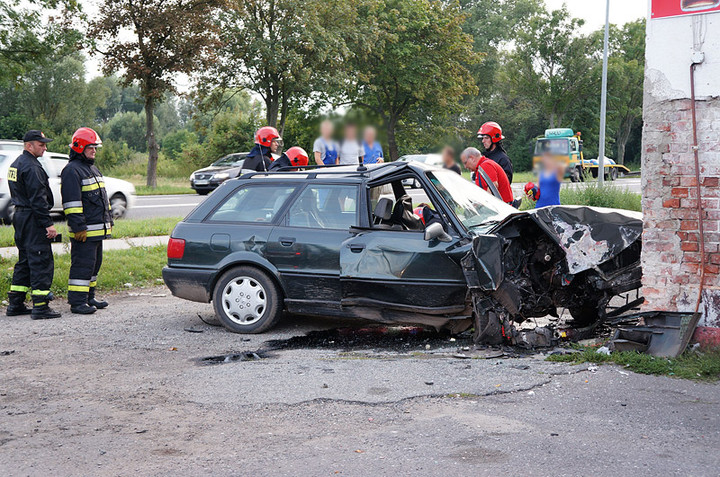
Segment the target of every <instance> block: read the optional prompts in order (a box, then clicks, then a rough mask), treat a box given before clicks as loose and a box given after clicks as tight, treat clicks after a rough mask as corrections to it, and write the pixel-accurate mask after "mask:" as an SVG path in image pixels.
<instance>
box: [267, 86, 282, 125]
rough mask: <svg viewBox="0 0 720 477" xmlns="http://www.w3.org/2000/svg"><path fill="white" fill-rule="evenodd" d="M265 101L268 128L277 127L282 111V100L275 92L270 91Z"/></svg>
mask: <svg viewBox="0 0 720 477" xmlns="http://www.w3.org/2000/svg"><path fill="white" fill-rule="evenodd" d="M266 98H267V99H266V100H265V120H266V121H267V125H268V126H272V127H274V128H276V127H277V120H278V113H279V110H280V98H278V95H277V93H275V92H274V91H272V90H271V91H268V95H267V96H266Z"/></svg>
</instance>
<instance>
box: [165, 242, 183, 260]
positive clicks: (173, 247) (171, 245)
mask: <svg viewBox="0 0 720 477" xmlns="http://www.w3.org/2000/svg"><path fill="white" fill-rule="evenodd" d="M184 253H185V240H183V239H176V238H170V241H168V251H167V256H168V258H183V254H184Z"/></svg>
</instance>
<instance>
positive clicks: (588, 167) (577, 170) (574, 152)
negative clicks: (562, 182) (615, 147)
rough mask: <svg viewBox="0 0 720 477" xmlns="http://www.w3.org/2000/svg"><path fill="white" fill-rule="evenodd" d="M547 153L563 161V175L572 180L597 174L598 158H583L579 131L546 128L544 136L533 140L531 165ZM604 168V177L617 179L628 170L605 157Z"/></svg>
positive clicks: (575, 180)
mask: <svg viewBox="0 0 720 477" xmlns="http://www.w3.org/2000/svg"><path fill="white" fill-rule="evenodd" d="M548 153H549V154H551V155H552V156H554V157H556V158H558V159H560V160H562V161H564V162H565V165H566V166H567V168H566V171H565V177H569V178H570V180H571V181H572V182H581V181H584V180H585V177H586V176H587V174H588V173H589V174H591V175H592V177H595V178H596V177H597V176H598V167H599V166H598V160H597V159H585V157H584V156H583V142H582V139H581V133H580V132H579V131H578V132H577V133H576V132H574V131H573V130H572V129H570V128H554V129H546V130H545V136H544V137H539V138H537V139H536V141H535V151H534V154H533V167H537V166H538V164H539V162H540V160H541V158H542V156H543V155H544V154H548ZM604 169H605V178H606V179H608V180H615V179H617V177H618V175H619V173H620V172H622V173H623V174H625V173H628V172H630V170H629V169H628V168H627V167H625V166H623V165H620V164H616V163H615V161H613V160H612V159H610V158H607V157H606V158H605V161H604Z"/></svg>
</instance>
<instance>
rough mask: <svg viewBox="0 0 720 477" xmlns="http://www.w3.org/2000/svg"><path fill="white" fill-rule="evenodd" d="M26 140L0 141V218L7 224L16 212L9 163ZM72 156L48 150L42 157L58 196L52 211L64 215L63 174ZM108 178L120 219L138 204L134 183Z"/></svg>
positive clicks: (41, 159)
mask: <svg viewBox="0 0 720 477" xmlns="http://www.w3.org/2000/svg"><path fill="white" fill-rule="evenodd" d="M22 150H23V143H22V142H19V141H0V220H2V222H5V223H10V222H11V221H12V216H13V214H14V213H15V210H14V207H13V205H12V203H11V202H10V188H9V187H8V183H7V171H8V168H9V167H10V164H12V163H13V161H15V159H17V157H18V156H19V155H20V154H21V153H22ZM68 160H69V157H68V155H67V154H60V153H57V152H46V153H45V155H44V156H43V157H41V158H40V164H42V166H43V168H44V169H45V172H47V175H48V177H49V178H50V179H49V180H50V188H51V189H52V193H53V196H54V198H55V204H53V208H52V210H51V213H53V214H62V213H63V207H62V196H61V194H60V173H61V172H62V170H63V168H64V167H65V166H66V165H67V163H68ZM103 178H104V179H105V190H106V191H107V195H108V199H109V200H110V207H111V208H112V214H113V217H114V218H116V219H119V218H121V217H124V216H125V214H126V213H127V210H128V209H129V208H131V207H132V206H133V204H134V203H135V186H134V185H132V184H131V183H130V182H127V181H124V180H121V179H115V178H113V177H107V176H103Z"/></svg>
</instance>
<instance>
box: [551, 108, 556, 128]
mask: <svg viewBox="0 0 720 477" xmlns="http://www.w3.org/2000/svg"><path fill="white" fill-rule="evenodd" d="M554 127H555V111H553V112H551V113H550V129H553V128H554Z"/></svg>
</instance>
